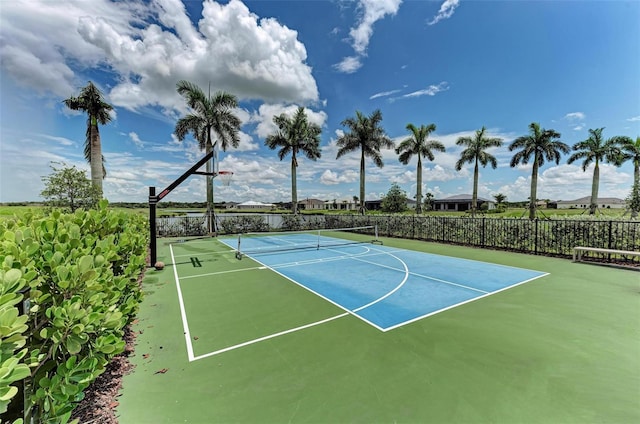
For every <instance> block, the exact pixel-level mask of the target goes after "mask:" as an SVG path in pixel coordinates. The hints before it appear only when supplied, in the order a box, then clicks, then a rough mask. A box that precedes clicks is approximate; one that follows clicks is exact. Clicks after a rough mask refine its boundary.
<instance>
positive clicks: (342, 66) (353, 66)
mask: <svg viewBox="0 0 640 424" xmlns="http://www.w3.org/2000/svg"><path fill="white" fill-rule="evenodd" d="M333 67H334V69H336V70H338V71H340V72H343V73H345V74H352V73H354V72H355V71H357V70H358V69H360V68H361V67H362V61H361V60H360V57H358V56H347V57H345V58H344V59H342V61H341V62H339V63H336V64H335V65H333Z"/></svg>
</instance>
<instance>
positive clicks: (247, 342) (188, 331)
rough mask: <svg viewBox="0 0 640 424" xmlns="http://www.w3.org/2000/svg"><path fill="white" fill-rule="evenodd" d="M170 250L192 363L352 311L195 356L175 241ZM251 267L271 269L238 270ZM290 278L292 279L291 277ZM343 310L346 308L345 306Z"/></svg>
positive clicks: (321, 322)
mask: <svg viewBox="0 0 640 424" xmlns="http://www.w3.org/2000/svg"><path fill="white" fill-rule="evenodd" d="M169 251H170V253H171V262H172V265H173V275H174V277H175V279H176V290H177V292H178V303H179V305H180V315H181V318H182V328H183V330H184V336H185V341H186V347H187V357H188V360H189V362H190V363H191V362H194V361H197V360H200V359H204V358H208V357H211V356H214V355H218V354H221V353H224V352H229V351H231V350H235V349H239V348H241V347H245V346H249V345H252V344H255V343H259V342H262V341H265V340H269V339H272V338H275V337H279V336H283V335H285V334H290V333H294V332H296V331H300V330H305V329H307V328H311V327H315V326H316V325H321V324H324V323H327V322H330V321H333V320H336V319H339V318H343V317H346V316H348V315H350V311H346V312H344V313H342V314H338V315H335V316H332V317H329V318H326V319H323V320H320V321H316V322H312V323H310V324H305V325H302V326H299V327H295V328H290V329H288V330H284V331H280V332H278V333H273V334H269V335H267V336H263V337H259V338H257V339H253V340H248V341H246V342H243V343H239V344H236V345H233V346H228V347H225V348H222V349H218V350H216V351H213V352H208V353H205V354H203V355H198V356H195V355H194V353H193V344H192V342H191V332H190V330H189V322H188V320H187V314H186V308H185V305H184V299H183V297H182V286H181V285H180V278H179V277H178V267H177V266H176V264H175V258H174V254H173V243H171V244H169ZM256 262H258V261H256ZM258 263H259V262H258ZM249 269H252V270H260V269H269V267H267V266H266V265H264V264H263V266H261V267H251V268H245V269H242V270H237V271H246V270H249ZM225 272H229V271H221V272H220V273H225ZM274 272H275V271H274ZM213 274H216V273H213ZM278 274H280V273H278ZM208 275H210V274H201V275H197V277H203V276H208ZM280 275H281V276H283V277H285V276H284V275H282V274H280ZM187 277H191V278H193V277H196V276H187ZM187 277H183V279H185V278H187ZM285 278H286V277H285ZM289 280H290V281H292V280H291V279H289ZM294 283H296V284H298V283H297V282H295V281H294ZM298 285H300V284H298ZM301 287H304V286H301ZM336 306H337V305H336ZM343 310H344V308H343ZM356 316H357V315H356Z"/></svg>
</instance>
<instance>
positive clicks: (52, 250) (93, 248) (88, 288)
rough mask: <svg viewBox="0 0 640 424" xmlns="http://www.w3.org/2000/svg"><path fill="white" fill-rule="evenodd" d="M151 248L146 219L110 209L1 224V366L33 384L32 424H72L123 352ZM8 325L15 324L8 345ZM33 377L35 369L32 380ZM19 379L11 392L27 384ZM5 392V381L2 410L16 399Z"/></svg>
mask: <svg viewBox="0 0 640 424" xmlns="http://www.w3.org/2000/svg"><path fill="white" fill-rule="evenodd" d="M147 246H148V237H147V232H146V222H145V219H144V218H143V217H141V216H139V215H134V214H126V213H124V212H114V211H110V210H108V209H107V203H106V201H103V202H101V204H100V207H99V209H98V210H90V211H76V212H75V213H74V214H62V213H61V212H59V211H53V212H51V213H49V214H47V215H45V216H38V217H36V216H33V215H32V214H25V215H24V216H23V217H21V218H18V219H17V220H7V221H3V222H0V275H1V276H2V288H0V290H2V293H0V329H1V330H0V331H2V332H0V336H1V337H2V339H1V340H0V346H1V347H2V350H1V351H0V354H1V355H3V356H2V361H1V362H2V363H3V364H4V362H6V361H9V365H13V366H15V367H17V368H16V369H19V370H20V371H18V374H17V375H18V376H20V377H22V378H25V377H27V376H29V374H30V376H31V380H30V384H29V387H28V388H29V390H28V392H27V395H28V404H27V405H25V408H26V409H27V414H28V415H33V416H35V417H37V420H38V421H39V422H56V423H65V422H68V420H69V418H70V416H71V412H72V411H73V408H74V407H75V406H76V404H77V403H78V402H79V401H80V400H82V399H83V397H84V393H83V391H84V389H86V388H87V387H88V386H89V384H90V383H91V382H92V381H94V380H95V378H96V377H97V376H98V375H100V374H101V373H102V372H103V371H104V367H105V365H106V364H107V363H108V362H109V360H110V359H111V358H112V357H113V356H114V355H117V354H119V353H121V352H122V351H123V350H124V347H125V342H124V328H125V326H126V325H127V324H129V323H130V322H131V321H132V320H133V317H134V316H135V314H136V312H137V310H138V304H139V303H140V301H141V299H142V292H141V290H140V287H139V284H138V277H139V275H140V273H141V271H142V270H143V269H144V267H145V265H146V254H147ZM25 286H26V287H28V288H29V298H30V310H29V311H28V315H21V316H17V311H14V309H16V308H15V307H14V306H13V305H15V304H16V303H17V302H20V300H21V297H20V295H17V292H18V291H19V290H20V289H21V288H22V287H25ZM6 299H9V300H8V301H7V300H6ZM5 305H8V306H7V307H5ZM5 311H9V312H5ZM5 314H6V316H5ZM4 318H6V320H7V322H9V321H11V322H13V323H14V324H13V328H14V330H13V331H12V332H11V333H9V334H7V335H5V332H4V326H3V323H4V322H5V321H3V319H4ZM25 326H26V327H28V330H27V331H26V333H25V330H26V328H24V327H25ZM23 333H24V335H26V336H27V342H26V348H23V346H25V343H24V338H23V339H21V337H24V336H23V335H21V334H23ZM21 348H22V350H19V349H21ZM5 357H7V358H8V359H5ZM2 366H3V367H4V365H2ZM25 367H30V368H31V370H30V371H31V372H30V373H26V375H25ZM26 369H27V370H28V369H29V368H26ZM0 375H2V373H1V372H0ZM11 375H13V374H11ZM14 377H15V376H14ZM14 377H12V378H11V379H12V380H13V381H8V384H10V383H12V382H16V381H18V380H20V379H15V378H14ZM5 383H6V382H5V380H0V400H2V401H4V400H6V401H7V402H8V401H9V400H10V397H9V398H8V399H5V398H7V397H8V395H12V394H15V390H13V389H4V386H3V384H5ZM3 390H5V392H4V396H2V393H3ZM7 390H8V391H7ZM1 405H2V404H0V407H1Z"/></svg>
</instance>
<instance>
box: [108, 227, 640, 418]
mask: <svg viewBox="0 0 640 424" xmlns="http://www.w3.org/2000/svg"><path fill="white" fill-rule="evenodd" d="M384 243H385V245H387V246H395V247H401V248H405V249H411V250H418V251H426V252H430V253H435V254H442V255H448V256H454V257H461V258H468V259H474V260H479V261H485V262H491V263H497V264H502V265H509V266H516V267H521V268H527V269H533V270H538V271H543V272H548V273H549V275H547V276H545V277H543V278H539V279H537V280H534V281H531V282H529V283H526V284H523V285H520V286H517V287H514V288H512V289H509V290H507V291H504V292H500V293H497V294H495V295H492V296H489V297H486V298H483V299H480V300H477V301H474V302H471V303H468V304H465V305H462V306H459V307H456V308H453V309H450V310H447V311H445V312H442V313H439V314H437V315H433V316H431V317H428V318H425V319H422V320H419V321H416V322H413V323H411V324H408V325H405V326H403V327H400V328H396V329H394V330H391V331H389V332H386V333H385V332H381V331H379V330H377V329H375V328H373V327H372V326H370V325H368V324H367V323H365V322H363V321H362V320H360V319H357V318H355V317H353V316H350V315H348V316H345V317H342V318H340V319H335V320H332V321H330V322H326V323H324V324H322V325H316V326H313V327H310V328H306V329H304V330H301V331H296V332H292V333H288V334H283V335H281V336H278V337H273V338H269V339H266V340H263V341H260V342H256V343H253V344H249V345H246V346H243V347H240V348H237V349H234V350H230V351H226V352H222V353H219V354H216V355H213V356H208V357H202V359H198V360H194V361H191V362H190V361H189V360H188V356H187V348H186V344H185V343H186V342H185V328H184V327H183V324H182V319H181V309H180V306H179V300H178V299H179V296H178V295H179V294H180V296H182V300H183V302H184V305H185V311H186V312H185V313H186V315H185V316H186V318H187V319H188V329H189V331H190V333H189V334H190V343H191V344H192V345H193V350H194V351H195V352H196V355H202V354H203V353H205V352H210V351H213V350H216V349H218V350H219V349H220V348H221V347H225V346H229V345H232V344H238V343H240V342H242V341H247V340H255V339H256V338H257V337H259V336H260V335H265V334H274V333H277V332H278V331H283V330H286V329H288V328H292V327H297V326H300V325H302V324H304V323H309V322H317V321H319V320H323V319H326V318H327V317H331V316H335V315H336V314H339V313H341V312H343V310H342V309H339V308H338V307H337V306H335V305H333V304H331V303H329V302H327V301H326V300H324V299H322V298H320V297H318V296H316V295H314V294H313V293H311V292H309V291H307V290H305V289H303V288H301V287H299V286H297V285H296V284H293V283H292V282H291V281H289V280H287V279H285V278H284V277H282V276H280V275H279V274H277V273H274V272H271V271H269V270H265V269H260V267H259V266H257V264H256V263H252V261H251V260H250V259H248V258H245V259H243V260H242V261H238V260H236V259H234V258H233V256H232V255H231V254H228V253H218V252H219V251H222V250H226V249H227V248H226V247H223V246H222V245H221V244H220V243H218V242H217V241H215V240H212V242H211V244H209V245H205V244H203V245H200V247H198V246H197V245H195V244H189V243H185V244H182V245H176V246H175V247H174V250H175V253H176V255H178V256H175V264H172V263H171V262H172V260H171V257H170V254H169V246H168V243H167V240H164V239H161V240H159V242H158V245H159V259H161V260H163V261H164V262H165V263H167V264H168V266H167V267H166V268H165V269H164V270H163V271H155V270H149V271H148V272H147V275H146V278H145V280H144V282H143V284H144V290H145V292H146V298H145V300H144V302H143V303H142V305H141V310H140V313H139V319H138V322H137V324H136V326H135V328H134V329H135V330H136V331H137V332H139V335H138V339H137V346H136V351H135V355H134V356H133V358H132V362H133V363H134V364H135V366H136V367H135V369H134V371H133V373H132V374H130V375H128V376H126V377H125V378H124V381H123V390H122V396H121V397H120V398H119V402H120V404H119V406H118V414H119V419H120V422H121V423H123V424H125V423H140V424H142V423H176V422H190V423H215V422H225V423H226V422H237V423H280V422H313V423H325V422H326V423H335V422H363V423H365V422H366V423H372V422H376V423H377V422H405V423H418V422H419V423H635V422H640V405H639V399H640V359H639V358H640V273H638V272H637V271H632V270H622V269H615V268H609V267H603V266H596V265H589V264H584V263H572V262H570V261H568V260H564V259H556V258H547V257H541V256H532V255H523V254H518V253H511V252H496V251H491V250H484V249H473V248H466V247H460V246H449V245H439V244H434V243H425V242H419V241H408V240H400V239H384ZM207 252H208V253H211V254H209V255H207ZM191 257H197V258H199V261H200V266H196V265H197V263H194V262H193V261H192V260H191ZM174 273H177V274H178V275H179V276H180V278H181V281H180V290H178V287H177V285H176V280H175V278H174V275H176V274H174ZM207 273H217V274H216V275H215V276H214V275H211V276H210V277H197V274H199V275H202V274H207ZM190 276H192V277H193V278H191V279H190V278H189V277H190ZM196 277H197V278H196ZM478 278H482V276H478Z"/></svg>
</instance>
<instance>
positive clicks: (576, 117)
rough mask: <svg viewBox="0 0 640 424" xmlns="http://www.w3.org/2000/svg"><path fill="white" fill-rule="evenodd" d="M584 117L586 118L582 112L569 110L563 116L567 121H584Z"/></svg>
mask: <svg viewBox="0 0 640 424" xmlns="http://www.w3.org/2000/svg"><path fill="white" fill-rule="evenodd" d="M585 118H586V115H585V114H584V113H582V112H571V113H567V114H566V115H565V116H564V119H567V120H569V121H584V119H585Z"/></svg>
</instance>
